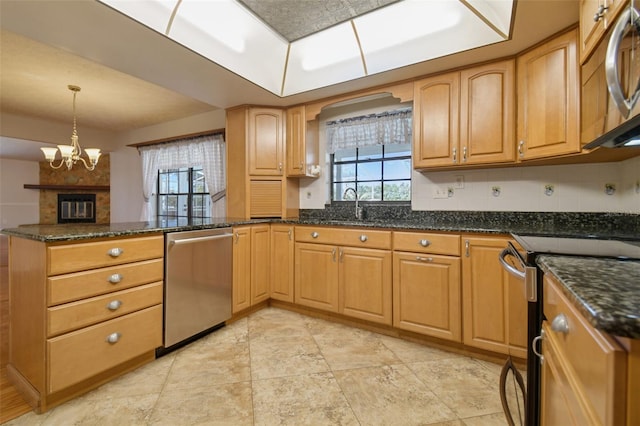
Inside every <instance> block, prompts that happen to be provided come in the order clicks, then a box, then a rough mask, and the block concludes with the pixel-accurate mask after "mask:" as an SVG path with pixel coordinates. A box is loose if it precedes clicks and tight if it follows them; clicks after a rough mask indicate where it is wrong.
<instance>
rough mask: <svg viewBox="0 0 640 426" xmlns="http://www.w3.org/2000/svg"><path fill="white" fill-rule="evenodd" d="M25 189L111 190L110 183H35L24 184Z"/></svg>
mask: <svg viewBox="0 0 640 426" xmlns="http://www.w3.org/2000/svg"><path fill="white" fill-rule="evenodd" d="M24 189H52V190H59V191H109V190H110V189H111V186H110V185H33V184H29V183H25V184H24Z"/></svg>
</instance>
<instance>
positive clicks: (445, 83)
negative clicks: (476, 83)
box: [413, 72, 460, 169]
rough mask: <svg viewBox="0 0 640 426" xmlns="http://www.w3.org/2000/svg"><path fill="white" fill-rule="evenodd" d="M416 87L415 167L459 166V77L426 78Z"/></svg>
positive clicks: (450, 74)
mask: <svg viewBox="0 0 640 426" xmlns="http://www.w3.org/2000/svg"><path fill="white" fill-rule="evenodd" d="M413 87H414V89H413V90H414V94H413V166H414V168H418V169H419V168H424V167H435V166H451V165H455V164H457V163H458V160H459V158H460V157H459V154H458V145H459V141H458V125H459V114H458V110H459V102H460V101H459V97H460V74H459V73H457V72H454V73H448V74H443V75H438V76H435V77H429V78H425V79H424V80H419V81H416V82H415V83H414V86H413Z"/></svg>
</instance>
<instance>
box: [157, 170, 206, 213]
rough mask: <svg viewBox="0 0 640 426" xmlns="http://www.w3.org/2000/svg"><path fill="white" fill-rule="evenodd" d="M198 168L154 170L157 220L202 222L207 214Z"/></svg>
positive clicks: (200, 174)
mask: <svg viewBox="0 0 640 426" xmlns="http://www.w3.org/2000/svg"><path fill="white" fill-rule="evenodd" d="M211 206H212V203H211V197H210V196H209V192H208V189H207V185H206V183H205V180H204V172H203V170H202V167H188V168H181V169H169V170H159V171H158V209H157V212H158V221H160V222H161V223H162V225H165V226H167V225H168V226H173V225H178V224H182V223H185V222H186V221H188V222H189V223H194V224H197V223H202V222H204V220H203V219H206V218H210V217H211Z"/></svg>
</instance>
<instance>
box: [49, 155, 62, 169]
mask: <svg viewBox="0 0 640 426" xmlns="http://www.w3.org/2000/svg"><path fill="white" fill-rule="evenodd" d="M54 161H55V160H51V161H49V166H51V168H52V169H59V168H60V167H62V165H63V164H65V161H64V158H61V159H60V163H58V165H57V166H54V165H53V162H54Z"/></svg>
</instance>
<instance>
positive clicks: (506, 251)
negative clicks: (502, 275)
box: [498, 247, 525, 280]
mask: <svg viewBox="0 0 640 426" xmlns="http://www.w3.org/2000/svg"><path fill="white" fill-rule="evenodd" d="M507 256H512V257H515V258H516V259H518V257H517V256H515V255H514V254H513V253H512V252H511V248H510V247H506V248H505V249H504V250H502V252H501V253H500V256H499V257H498V260H500V263H501V264H502V266H503V267H504V269H506V270H507V272H509V273H510V274H511V275H514V276H516V277H518V278H521V279H523V280H524V279H525V273H524V272H523V271H519V270H518V269H517V268H515V267H514V266H512V265H510V264H509V262H507V260H506V257H507Z"/></svg>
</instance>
